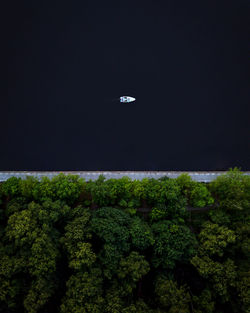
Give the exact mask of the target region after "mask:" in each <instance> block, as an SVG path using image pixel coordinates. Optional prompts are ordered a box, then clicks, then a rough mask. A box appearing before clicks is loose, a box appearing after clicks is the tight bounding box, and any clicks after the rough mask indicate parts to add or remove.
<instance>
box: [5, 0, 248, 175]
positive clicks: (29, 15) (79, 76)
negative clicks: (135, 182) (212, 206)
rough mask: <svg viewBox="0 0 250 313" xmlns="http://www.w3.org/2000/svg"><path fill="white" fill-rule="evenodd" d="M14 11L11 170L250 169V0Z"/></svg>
mask: <svg viewBox="0 0 250 313" xmlns="http://www.w3.org/2000/svg"><path fill="white" fill-rule="evenodd" d="M3 13H4V15H5V17H6V23H5V28H4V29H5V30H6V31H5V35H6V34H7V39H8V57H7V59H3V62H4V63H6V62H7V64H8V79H7V83H8V97H7V98H5V97H4V96H3V93H2V95H1V99H2V100H1V111H0V115H1V123H0V127H1V128H0V139H1V153H0V170H224V169H228V168H229V167H231V166H239V167H241V168H242V169H243V170H249V169H250V167H249V161H250V153H249V152H250V140H249V133H250V132H249V130H250V129H249V113H250V112H249V100H250V97H249V90H248V89H249V88H248V86H249V72H250V71H249V69H250V63H249V60H248V58H249V54H248V51H249V41H248V38H249V36H248V30H249V23H248V14H249V6H248V1H246V0H238V1H232V0H229V1H228V0H227V1H226V0H205V1H198V0H190V1H185V0H179V1H173V0H168V1H166V0H155V1H153V0H143V1H142V0H126V1H125V0H124V1H120V0H116V1H109V0H107V1H101V0H91V1H86V0H85V1H65V2H63V1H48V2H46V1H16V3H14V2H9V4H8V8H7V9H6V10H5V11H4V12H3ZM4 78H5V81H6V76H5V77H4ZM122 95H130V96H134V97H136V98H137V101H136V102H135V103H132V104H120V103H119V101H116V100H115V99H117V98H119V96H122Z"/></svg>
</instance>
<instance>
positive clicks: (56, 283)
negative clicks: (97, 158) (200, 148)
mask: <svg viewBox="0 0 250 313" xmlns="http://www.w3.org/2000/svg"><path fill="white" fill-rule="evenodd" d="M249 210H250V176H248V175H244V173H243V172H241V171H240V170H239V169H237V168H234V169H229V170H228V172H227V173H226V174H223V175H221V176H219V177H217V178H216V179H215V180H214V181H212V182H210V183H201V182H196V181H193V180H192V179H191V178H190V176H188V175H187V174H182V175H180V176H179V177H178V178H176V179H170V178H168V177H162V178H160V179H150V178H144V179H142V180H131V179H130V178H129V177H126V176H125V177H123V178H121V179H108V180H106V178H105V177H104V176H102V175H100V176H99V178H98V179H97V180H96V181H92V180H90V181H85V180H84V179H82V178H80V177H79V176H77V175H64V174H59V175H57V176H55V177H53V178H52V179H49V178H47V177H43V178H42V179H40V180H38V179H37V178H35V177H32V176H29V177H27V178H26V179H20V178H16V177H11V178H9V179H8V180H6V181H4V182H2V183H0V237H1V240H0V312H3V313H14V312H18V313H22V312H27V313H35V312H38V313H56V312H60V313H163V312H169V313H189V312H191V313H213V312H216V313H231V312H235V313H236V312H237V313H239V312H248V313H249V312H250V268H249V264H250V262H249V257H250V236H249V235H250V227H249V224H250V214H249Z"/></svg>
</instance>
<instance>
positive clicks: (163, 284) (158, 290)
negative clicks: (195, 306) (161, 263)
mask: <svg viewBox="0 0 250 313" xmlns="http://www.w3.org/2000/svg"><path fill="white" fill-rule="evenodd" d="M155 296H156V301H157V302H158V303H159V305H160V307H161V308H163V309H164V310H167V312H169V313H187V312H190V310H189V303H190V302H191V297H190V294H189V293H188V290H187V287H186V286H180V287H178V286H177V283H176V282H175V281H173V280H169V279H167V278H166V277H164V276H161V277H159V278H158V279H157V281H156V285H155Z"/></svg>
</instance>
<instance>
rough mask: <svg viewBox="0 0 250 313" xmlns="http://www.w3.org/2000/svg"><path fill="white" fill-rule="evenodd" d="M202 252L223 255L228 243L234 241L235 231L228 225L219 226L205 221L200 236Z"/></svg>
mask: <svg viewBox="0 0 250 313" xmlns="http://www.w3.org/2000/svg"><path fill="white" fill-rule="evenodd" d="M198 238H199V241H200V246H199V251H200V254H205V255H209V256H211V255H214V254H217V255H219V256H223V254H224V250H225V248H226V247H227V245H228V244H231V243H234V242H235V240H236V236H235V233H234V231H232V230H230V229H229V228H227V227H226V226H219V225H218V224H213V223H210V222H205V223H204V224H203V226H202V231H201V232H200V234H199V236H198Z"/></svg>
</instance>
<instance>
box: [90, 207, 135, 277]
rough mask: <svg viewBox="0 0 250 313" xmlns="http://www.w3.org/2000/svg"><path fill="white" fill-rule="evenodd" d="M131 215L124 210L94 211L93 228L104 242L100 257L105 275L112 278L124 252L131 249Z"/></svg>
mask: <svg viewBox="0 0 250 313" xmlns="http://www.w3.org/2000/svg"><path fill="white" fill-rule="evenodd" d="M129 225H130V217H129V215H128V214H127V213H125V212H123V211H122V210H119V209H115V208H110V207H107V208H105V207H104V208H100V209H98V210H96V211H95V212H94V213H93V217H92V220H91V229H92V231H93V233H94V234H95V236H97V238H99V240H100V241H101V242H102V248H101V251H100V253H99V254H98V258H99V260H100V261H101V263H102V265H103V266H104V275H105V276H106V277H108V278H111V277H112V275H113V274H114V273H115V271H116V270H117V266H118V264H119V261H120V259H121V257H122V256H123V255H124V253H126V252H128V251H129V250H130V242H129V237H130V234H129Z"/></svg>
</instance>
